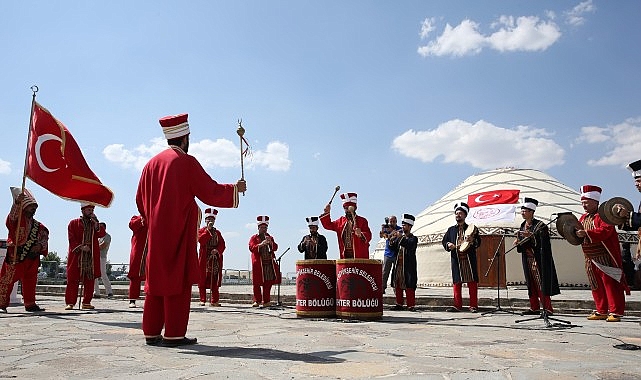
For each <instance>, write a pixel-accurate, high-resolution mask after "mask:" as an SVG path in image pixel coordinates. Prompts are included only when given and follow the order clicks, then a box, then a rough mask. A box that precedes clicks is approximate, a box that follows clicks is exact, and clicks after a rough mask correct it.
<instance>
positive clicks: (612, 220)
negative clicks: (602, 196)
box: [599, 197, 634, 226]
mask: <svg viewBox="0 0 641 380" xmlns="http://www.w3.org/2000/svg"><path fill="white" fill-rule="evenodd" d="M619 206H623V207H624V208H625V209H626V210H628V212H632V211H634V208H633V206H632V203H630V201H629V200H627V199H625V198H622V197H614V198H612V199H608V200H607V201H605V202H603V203H601V204H600V205H599V216H600V217H601V219H602V220H603V221H604V222H606V223H607V224H611V225H613V226H620V225H622V224H624V223H625V222H626V221H627V219H626V218H622V217H621V216H619Z"/></svg>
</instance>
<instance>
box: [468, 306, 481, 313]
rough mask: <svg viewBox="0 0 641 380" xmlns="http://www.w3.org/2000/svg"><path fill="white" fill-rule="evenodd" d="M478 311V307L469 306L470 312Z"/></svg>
mask: <svg viewBox="0 0 641 380" xmlns="http://www.w3.org/2000/svg"><path fill="white" fill-rule="evenodd" d="M478 311H479V309H478V308H476V307H470V313H476V312H478Z"/></svg>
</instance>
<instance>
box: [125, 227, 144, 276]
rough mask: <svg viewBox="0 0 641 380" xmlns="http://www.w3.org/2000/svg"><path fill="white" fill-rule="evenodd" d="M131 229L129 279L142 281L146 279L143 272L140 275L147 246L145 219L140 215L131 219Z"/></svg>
mask: <svg viewBox="0 0 641 380" xmlns="http://www.w3.org/2000/svg"><path fill="white" fill-rule="evenodd" d="M129 229H130V230H131V231H132V232H133V235H132V236H131V252H130V253H129V273H128V274H127V277H129V279H131V280H134V281H135V280H137V281H142V280H144V279H145V274H144V271H143V274H142V276H141V275H140V266H141V263H142V256H143V252H144V250H145V245H146V244H147V226H146V225H144V223H143V219H142V217H141V216H140V215H135V216H132V217H131V220H130V221H129Z"/></svg>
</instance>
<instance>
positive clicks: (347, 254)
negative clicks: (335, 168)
mask: <svg viewBox="0 0 641 380" xmlns="http://www.w3.org/2000/svg"><path fill="white" fill-rule="evenodd" d="M341 200H342V201H343V210H345V216H341V217H340V218H338V219H336V220H334V221H332V220H331V217H330V215H329V212H330V210H331V207H332V206H331V205H330V204H329V203H328V204H327V206H325V210H324V211H323V215H321V216H320V221H321V224H322V225H323V228H325V229H326V230H330V231H335V232H336V235H337V236H338V248H339V251H340V258H341V259H369V242H370V240H372V232H371V231H370V229H369V225H368V224H367V219H365V218H363V217H362V216H360V215H356V208H357V206H356V200H357V195H356V193H345V194H341Z"/></svg>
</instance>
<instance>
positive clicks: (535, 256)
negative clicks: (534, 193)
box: [514, 197, 561, 315]
mask: <svg viewBox="0 0 641 380" xmlns="http://www.w3.org/2000/svg"><path fill="white" fill-rule="evenodd" d="M538 205H539V201H537V200H536V199H534V198H527V197H526V198H525V199H524V202H523V204H522V205H521V216H522V217H523V219H524V220H523V223H521V228H520V229H519V232H518V235H517V238H516V240H515V241H514V245H516V250H517V252H519V253H521V262H522V264H523V274H524V275H525V282H526V284H527V292H528V296H529V297H530V309H529V310H527V311H524V312H523V313H521V314H522V315H537V314H540V313H541V312H540V310H539V308H540V306H543V310H544V312H545V313H547V315H552V313H553V311H554V310H553V309H552V301H551V299H550V296H554V295H557V294H560V293H561V291H560V290H559V280H558V278H557V276H556V268H555V267H554V259H553V258H552V245H551V243H550V231H549V229H548V226H547V225H546V224H545V223H544V222H542V221H540V220H538V219H535V218H534V211H535V210H536V207H537V206H538Z"/></svg>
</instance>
